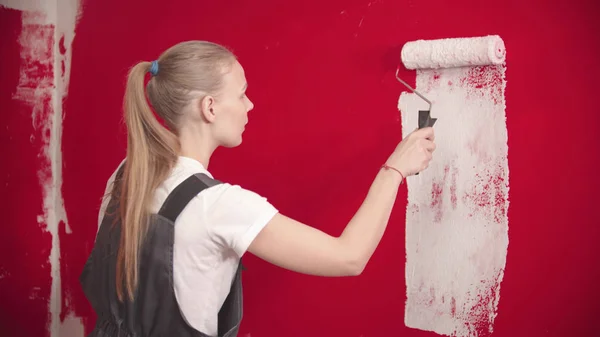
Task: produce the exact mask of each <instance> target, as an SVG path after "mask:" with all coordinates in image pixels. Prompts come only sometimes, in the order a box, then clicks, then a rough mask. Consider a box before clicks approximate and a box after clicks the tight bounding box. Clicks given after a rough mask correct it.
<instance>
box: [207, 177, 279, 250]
mask: <svg viewBox="0 0 600 337" xmlns="http://www.w3.org/2000/svg"><path fill="white" fill-rule="evenodd" d="M213 189H214V190H213V193H214V197H215V198H214V199H213V200H214V202H213V203H212V205H210V206H209V210H208V211H207V212H206V223H207V225H208V228H209V233H210V235H211V236H212V239H213V240H215V241H216V242H218V243H219V244H221V245H223V246H225V247H228V248H231V249H233V250H234V251H235V252H236V254H237V255H238V256H239V257H242V255H244V253H245V252H246V250H247V249H248V246H250V244H251V243H252V241H253V240H254V238H255V237H256V236H257V235H258V233H260V231H261V230H262V229H263V228H264V227H265V225H266V224H267V223H268V222H269V221H270V220H271V219H272V218H273V216H275V214H277V213H278V210H277V209H276V208H275V207H274V206H273V205H271V203H269V202H268V201H267V199H266V198H264V197H262V196H260V195H259V194H257V193H255V192H252V191H249V190H247V189H244V188H242V187H240V186H238V185H231V184H227V183H223V184H220V185H217V186H215V187H213Z"/></svg>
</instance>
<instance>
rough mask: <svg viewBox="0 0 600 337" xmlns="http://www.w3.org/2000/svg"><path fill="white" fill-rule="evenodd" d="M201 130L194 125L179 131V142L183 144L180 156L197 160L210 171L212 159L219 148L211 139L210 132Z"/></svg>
mask: <svg viewBox="0 0 600 337" xmlns="http://www.w3.org/2000/svg"><path fill="white" fill-rule="evenodd" d="M200 129H201V128H198V127H195V126H193V125H188V126H184V127H182V128H181V130H180V131H179V141H180V143H181V150H180V153H179V155H181V156H184V157H189V158H192V159H196V160H197V161H199V162H200V163H201V164H202V165H203V166H204V168H206V169H208V164H209V162H210V157H211V156H212V154H213V152H214V151H215V150H216V148H217V146H216V145H215V144H214V141H213V140H212V139H211V138H210V137H209V132H207V131H208V130H200Z"/></svg>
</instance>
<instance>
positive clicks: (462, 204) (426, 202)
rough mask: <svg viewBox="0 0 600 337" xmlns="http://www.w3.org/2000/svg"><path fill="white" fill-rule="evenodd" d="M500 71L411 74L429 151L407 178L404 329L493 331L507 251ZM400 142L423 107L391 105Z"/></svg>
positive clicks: (460, 336)
mask: <svg viewBox="0 0 600 337" xmlns="http://www.w3.org/2000/svg"><path fill="white" fill-rule="evenodd" d="M505 85H506V82H505V65H494V66H479V67H465V68H450V69H436V70H418V71H417V83H416V87H417V90H420V92H421V93H422V94H424V95H425V96H426V97H427V98H428V99H430V100H431V101H432V102H433V106H432V110H431V113H432V116H433V117H436V118H438V121H437V123H436V124H435V127H434V128H435V132H436V144H437V150H436V152H435V154H434V159H433V161H432V162H431V164H430V166H429V168H428V169H427V170H426V171H423V172H422V173H421V174H420V175H418V176H413V177H409V178H408V179H407V185H408V207H407V211H406V253H407V254H406V255H407V261H406V285H407V301H406V311H405V323H406V325H407V326H408V327H412V328H417V329H421V330H428V331H434V332H436V333H439V334H443V335H448V336H457V337H467V336H468V337H472V336H487V335H489V334H491V333H492V331H493V323H494V319H495V317H496V314H497V306H498V301H499V293H500V283H501V281H502V277H503V274H504V273H503V271H504V268H505V264H506V254H507V248H508V218H507V211H508V156H507V153H508V146H507V137H508V136H507V129H506V121H505V119H506V116H505V103H504V90H505ZM398 107H399V109H400V111H401V117H402V126H403V134H405V135H406V134H407V133H408V132H411V131H412V130H414V128H415V127H416V125H417V117H418V110H423V109H426V108H427V107H428V105H427V103H426V102H424V101H422V100H421V99H420V98H419V97H418V96H416V95H415V94H412V93H403V94H402V95H401V96H400V100H399V102H398Z"/></svg>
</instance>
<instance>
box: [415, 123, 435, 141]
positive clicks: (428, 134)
mask: <svg viewBox="0 0 600 337" xmlns="http://www.w3.org/2000/svg"><path fill="white" fill-rule="evenodd" d="M418 132H419V136H420V137H423V138H426V139H430V140H433V139H432V138H433V127H431V126H428V127H426V128H422V129H419V131H418Z"/></svg>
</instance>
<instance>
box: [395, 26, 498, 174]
mask: <svg viewBox="0 0 600 337" xmlns="http://www.w3.org/2000/svg"><path fill="white" fill-rule="evenodd" d="M400 58H401V61H402V64H404V67H406V69H409V70H422V69H440V68H457V67H477V66H486V65H498V64H502V63H503V62H504V60H505V58H506V48H505V46H504V41H502V39H501V38H500V36H498V35H488V36H480V37H466V38H446V39H436V40H416V41H410V42H407V43H406V44H404V46H403V47H402V51H401V52H400ZM399 70H400V68H399V67H398V69H396V79H398V81H400V83H402V84H404V85H405V86H406V87H407V88H408V89H410V90H411V91H412V92H413V93H415V94H416V95H417V96H419V97H420V98H421V99H423V100H424V101H425V102H427V104H429V109H427V110H419V119H418V128H419V129H421V128H424V127H432V126H433V125H434V124H435V122H436V121H437V118H432V117H431V107H432V103H431V101H430V100H429V99H427V98H426V97H425V96H423V95H422V94H421V93H419V92H418V91H417V90H415V89H414V88H412V87H411V86H410V85H408V83H406V82H405V81H403V80H402V79H401V78H400V77H399V76H398V72H399ZM417 174H418V173H417Z"/></svg>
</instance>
